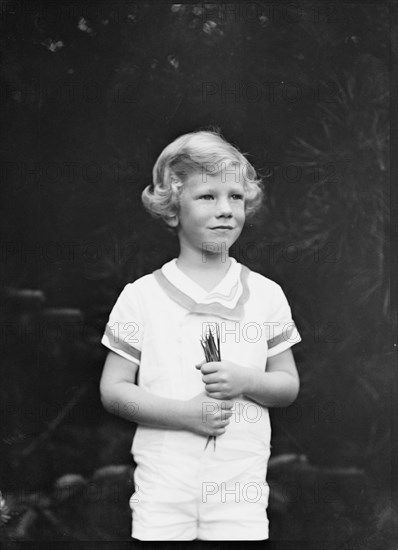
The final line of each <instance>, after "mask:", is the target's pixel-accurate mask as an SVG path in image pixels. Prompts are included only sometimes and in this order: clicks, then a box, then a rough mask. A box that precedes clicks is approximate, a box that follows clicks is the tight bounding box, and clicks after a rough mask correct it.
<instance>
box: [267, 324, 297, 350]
mask: <svg viewBox="0 0 398 550" xmlns="http://www.w3.org/2000/svg"><path fill="white" fill-rule="evenodd" d="M294 331H296V336H295V337H294V338H292V334H293V333H294ZM300 340H301V338H300V335H299V333H298V331H297V328H296V325H295V324H294V323H291V324H290V326H289V328H288V329H287V330H284V331H283V332H281V334H278V336H275V337H274V338H270V339H269V340H267V344H268V349H269V350H271V349H272V348H275V347H276V346H279V345H280V344H282V343H286V344H289V345H293V344H297V343H298V342H300Z"/></svg>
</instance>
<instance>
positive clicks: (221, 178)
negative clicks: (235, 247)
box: [178, 171, 245, 257]
mask: <svg viewBox="0 0 398 550" xmlns="http://www.w3.org/2000/svg"><path fill="white" fill-rule="evenodd" d="M235 179H237V180H238V181H237V182H236V181H235ZM241 180H242V178H241V177H239V173H237V174H235V173H233V172H226V171H224V172H222V173H220V174H218V175H213V176H209V175H206V174H192V175H191V176H190V177H189V178H188V179H187V181H186V182H185V183H184V187H183V191H182V193H181V196H180V209H179V214H178V220H179V227H178V236H179V239H180V247H181V248H183V247H184V248H185V249H187V248H188V249H190V250H192V251H193V250H194V251H196V252H200V254H201V255H202V257H203V254H208V253H210V254H214V253H215V254H217V253H223V252H224V253H225V250H228V249H229V248H230V246H231V245H232V244H233V243H234V242H235V241H236V239H237V238H238V237H239V235H240V233H241V231H242V229H243V225H244V223H245V200H244V198H245V192H244V187H243V183H242V181H241Z"/></svg>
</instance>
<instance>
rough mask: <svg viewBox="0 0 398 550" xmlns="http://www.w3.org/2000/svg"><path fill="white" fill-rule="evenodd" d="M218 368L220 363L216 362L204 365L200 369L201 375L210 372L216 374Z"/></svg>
mask: <svg viewBox="0 0 398 550" xmlns="http://www.w3.org/2000/svg"><path fill="white" fill-rule="evenodd" d="M219 368H220V363H219V362H217V361H212V362H211V363H206V362H205V363H204V364H203V365H202V367H201V369H200V370H201V371H202V374H211V373H212V372H218V369H219Z"/></svg>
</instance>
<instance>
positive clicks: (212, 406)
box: [183, 392, 233, 436]
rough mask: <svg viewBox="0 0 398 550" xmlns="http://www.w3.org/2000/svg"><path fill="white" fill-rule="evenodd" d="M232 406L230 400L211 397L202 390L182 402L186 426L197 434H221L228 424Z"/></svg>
mask: <svg viewBox="0 0 398 550" xmlns="http://www.w3.org/2000/svg"><path fill="white" fill-rule="evenodd" d="M232 407H233V403H232V401H230V400H228V399H224V400H223V401H220V400H219V399H213V398H212V397H209V396H208V395H207V394H206V392H202V393H200V394H198V395H196V396H195V397H193V398H192V399H189V400H188V401H185V402H184V412H183V414H184V420H185V423H186V427H187V429H188V430H189V431H191V432H194V433H197V434H199V435H207V436H209V435H215V436H217V435H221V434H223V433H225V430H226V427H227V426H228V424H229V419H230V417H231V416H232V411H231V409H232Z"/></svg>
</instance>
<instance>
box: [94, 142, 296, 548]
mask: <svg viewBox="0 0 398 550" xmlns="http://www.w3.org/2000/svg"><path fill="white" fill-rule="evenodd" d="M261 199H262V185H261V182H260V181H259V180H258V179H257V176H256V172H255V170H254V168H253V167H252V166H251V164H250V163H249V162H248V160H247V159H246V158H245V157H244V156H243V155H242V154H241V153H240V152H239V151H238V150H237V149H236V148H235V147H233V146H232V145H231V144H229V143H228V142H226V141H225V140H224V139H223V138H222V137H221V135H219V134H218V133H217V132H209V131H198V132H193V133H189V134H186V135H183V136H180V137H179V138H178V139H176V140H175V141H173V142H172V143H170V144H169V145H168V146H167V147H166V148H165V149H164V150H163V152H162V153H161V155H160V156H159V158H158V159H157V161H156V164H155V166H154V168H153V184H152V185H150V186H148V187H147V188H146V189H145V190H144V191H143V194H142V200H143V203H144V205H145V207H146V208H147V209H148V210H149V211H150V212H151V213H152V214H153V215H155V216H159V217H161V218H162V219H163V220H164V221H165V222H166V224H167V225H168V226H169V228H172V230H173V231H175V232H176V233H177V235H178V239H179V244H180V253H179V256H178V258H176V259H172V260H171V261H169V262H167V263H166V264H164V265H163V267H162V268H161V269H158V270H156V271H154V272H153V273H151V274H148V275H145V276H144V277H141V278H140V279H138V280H136V281H134V282H133V283H129V284H127V285H126V286H125V287H124V289H123V291H122V292H121V294H120V296H119V298H118V299H117V301H116V303H115V305H114V307H113V309H112V311H111V313H110V317H109V322H108V323H107V325H106V329H105V333H104V335H103V338H102V343H103V344H104V345H105V346H107V347H108V348H109V349H110V351H109V353H108V356H107V358H106V362H105V365H104V370H103V374H102V378H101V383H100V391H101V399H102V403H103V405H104V407H105V408H106V409H107V410H109V411H110V412H113V413H115V414H119V415H120V416H122V417H124V418H126V419H129V420H131V421H133V422H136V423H137V424H138V426H137V430H136V433H135V436H134V441H133V445H132V454H133V457H134V460H135V463H136V469H135V472H134V480H135V492H134V494H133V495H132V497H131V499H130V507H131V509H132V516H133V521H132V537H133V538H135V539H138V540H195V539H199V540H264V539H267V538H268V519H267V514H266V508H267V505H268V494H269V488H268V485H267V483H266V473H267V463H268V458H269V455H270V437H271V429H270V421H269V415H268V407H283V406H287V405H289V404H290V403H292V402H293V401H294V399H295V398H296V396H297V393H298V390H299V378H298V374H297V370H296V366H295V362H294V358H293V355H292V351H291V349H290V348H291V346H292V345H293V344H295V343H297V342H299V341H300V339H301V338H300V336H299V334H298V332H297V329H296V328H295V326H294V323H293V321H292V317H291V311H290V308H289V305H288V302H287V300H286V297H285V295H284V293H283V291H282V289H281V287H280V286H279V285H277V284H276V283H274V282H273V281H271V280H270V279H268V278H266V277H264V276H262V275H260V274H258V273H255V272H253V271H251V270H250V269H248V268H247V267H245V266H243V265H241V264H240V263H238V262H237V261H236V260H235V259H234V258H231V257H229V255H228V251H229V248H230V247H231V245H232V244H233V243H234V242H235V241H236V240H237V238H238V237H239V235H240V233H241V231H242V228H243V225H244V223H245V218H247V217H248V216H250V215H252V214H253V213H254V212H255V211H256V210H257V209H258V207H259V205H260V203H261ZM215 323H218V326H219V329H220V351H221V361H217V362H208V363H206V362H205V360H204V352H203V348H202V346H201V338H202V337H204V336H205V335H206V333H207V332H208V330H212V331H214V327H215ZM209 436H216V439H215V444H214V445H213V442H214V440H213V441H210V444H209V445H206V443H207V440H208V438H209Z"/></svg>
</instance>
